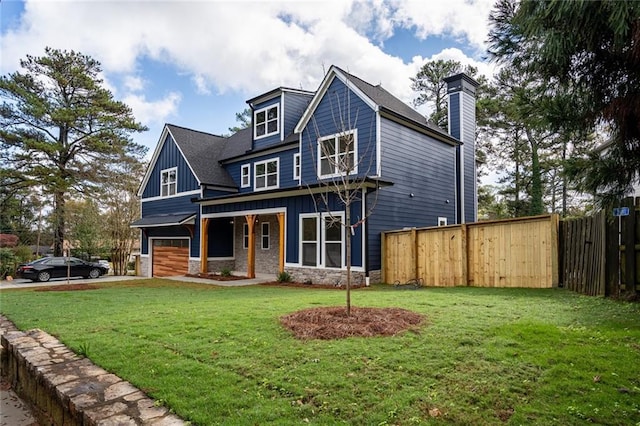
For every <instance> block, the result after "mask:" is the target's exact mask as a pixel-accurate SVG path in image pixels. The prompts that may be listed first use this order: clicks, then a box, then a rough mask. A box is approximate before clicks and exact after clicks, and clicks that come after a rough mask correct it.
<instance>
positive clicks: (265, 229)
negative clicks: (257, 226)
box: [260, 222, 269, 250]
mask: <svg viewBox="0 0 640 426" xmlns="http://www.w3.org/2000/svg"><path fill="white" fill-rule="evenodd" d="M261 225H262V236H261V238H260V239H261V240H262V241H261V248H262V250H269V222H262V224H261Z"/></svg>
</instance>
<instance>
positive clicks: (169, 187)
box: [160, 167, 178, 197]
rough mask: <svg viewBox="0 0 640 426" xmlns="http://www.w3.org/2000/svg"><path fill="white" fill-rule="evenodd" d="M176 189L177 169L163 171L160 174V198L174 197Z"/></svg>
mask: <svg viewBox="0 0 640 426" xmlns="http://www.w3.org/2000/svg"><path fill="white" fill-rule="evenodd" d="M177 187H178V169H177V168H176V167H174V168H172V169H165V170H162V171H161V172H160V196H161V197H169V196H171V195H175V194H176V191H177Z"/></svg>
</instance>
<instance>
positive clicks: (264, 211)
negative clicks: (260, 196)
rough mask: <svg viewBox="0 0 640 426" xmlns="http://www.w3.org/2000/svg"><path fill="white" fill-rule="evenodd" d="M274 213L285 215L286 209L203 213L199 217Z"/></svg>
mask: <svg viewBox="0 0 640 426" xmlns="http://www.w3.org/2000/svg"><path fill="white" fill-rule="evenodd" d="M276 213H285V215H286V213H287V208H286V207H274V208H270V209H254V210H236V211H232V212H222V213H205V214H203V215H201V218H203V219H204V218H216V217H236V216H246V215H248V214H258V215H260V214H276Z"/></svg>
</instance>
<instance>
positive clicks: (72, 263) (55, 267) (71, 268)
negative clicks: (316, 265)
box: [17, 257, 109, 281]
mask: <svg viewBox="0 0 640 426" xmlns="http://www.w3.org/2000/svg"><path fill="white" fill-rule="evenodd" d="M107 272H109V268H107V267H105V266H104V265H101V264H99V263H92V262H85V261H84V260H82V259H78V258H76V257H43V258H42V259H38V260H34V261H33V262H29V263H25V264H22V265H20V266H18V274H17V276H18V277H20V278H26V279H28V280H31V281H49V279H50V278H66V277H67V276H69V277H84V278H98V277H99V276H101V275H104V274H106V273H107ZM67 274H68V275H67Z"/></svg>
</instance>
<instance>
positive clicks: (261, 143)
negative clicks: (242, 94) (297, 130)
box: [251, 96, 283, 150]
mask: <svg viewBox="0 0 640 426" xmlns="http://www.w3.org/2000/svg"><path fill="white" fill-rule="evenodd" d="M273 105H279V109H278V129H279V130H280V131H279V132H278V133H276V134H274V135H271V136H267V137H263V138H260V139H255V138H254V140H253V148H252V149H254V150H256V149H263V148H267V147H269V146H273V145H277V144H279V143H280V142H281V141H282V139H283V136H282V105H281V104H280V96H278V97H276V98H273V99H269V100H268V101H266V102H262V103H259V104H257V105H255V106H254V110H253V113H254V116H253V121H252V122H251V125H252V126H254V127H253V128H252V131H251V136H252V137H253V136H254V135H255V112H256V111H258V110H261V109H262V108H266V107H268V106H273Z"/></svg>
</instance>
